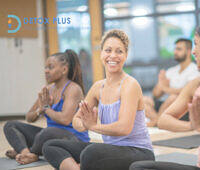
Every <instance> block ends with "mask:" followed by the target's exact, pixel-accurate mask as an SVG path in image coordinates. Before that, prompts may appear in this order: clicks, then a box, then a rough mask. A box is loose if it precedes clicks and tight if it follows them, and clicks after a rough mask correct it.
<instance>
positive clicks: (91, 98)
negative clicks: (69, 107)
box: [72, 81, 101, 132]
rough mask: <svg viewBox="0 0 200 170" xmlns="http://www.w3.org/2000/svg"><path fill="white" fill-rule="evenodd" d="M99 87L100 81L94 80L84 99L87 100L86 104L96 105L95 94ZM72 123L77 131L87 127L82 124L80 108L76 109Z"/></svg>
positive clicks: (84, 129)
mask: <svg viewBox="0 0 200 170" xmlns="http://www.w3.org/2000/svg"><path fill="white" fill-rule="evenodd" d="M100 87H101V81H100V82H96V83H95V84H94V85H93V86H92V87H91V88H90V90H89V92H88V94H87V96H86V98H85V101H87V102H88V104H89V105H90V107H95V106H97V105H98V101H97V97H96V96H97V95H98V92H99V88H100ZM72 125H73V127H74V128H75V129H76V130H78V131H79V132H83V131H86V130H87V129H86V128H85V127H84V126H83V123H82V120H81V111H80V109H79V110H78V111H77V113H76V114H75V116H74V118H73V121H72Z"/></svg>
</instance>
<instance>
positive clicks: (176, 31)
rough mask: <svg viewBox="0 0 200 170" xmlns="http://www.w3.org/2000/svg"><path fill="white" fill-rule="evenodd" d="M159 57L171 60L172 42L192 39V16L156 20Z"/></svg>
mask: <svg viewBox="0 0 200 170" xmlns="http://www.w3.org/2000/svg"><path fill="white" fill-rule="evenodd" d="M158 23H159V24H158V25H159V44H160V47H159V49H160V56H161V57H162V58H171V57H172V56H173V50H174V42H175V41H176V40H177V39H178V38H189V39H193V36H194V29H195V17H194V15H193V14H180V15H173V16H164V17H159V18H158Z"/></svg>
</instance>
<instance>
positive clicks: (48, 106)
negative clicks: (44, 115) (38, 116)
mask: <svg viewBox="0 0 200 170" xmlns="http://www.w3.org/2000/svg"><path fill="white" fill-rule="evenodd" d="M43 109H44V111H46V110H47V109H51V106H50V105H45V106H43Z"/></svg>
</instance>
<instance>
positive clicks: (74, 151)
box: [42, 139, 154, 170]
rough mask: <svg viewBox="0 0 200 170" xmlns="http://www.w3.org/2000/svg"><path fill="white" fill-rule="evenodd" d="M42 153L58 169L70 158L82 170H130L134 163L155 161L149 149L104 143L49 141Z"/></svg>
mask: <svg viewBox="0 0 200 170" xmlns="http://www.w3.org/2000/svg"><path fill="white" fill-rule="evenodd" d="M42 152H43V155H44V157H45V158H46V159H47V161H48V162H49V163H50V164H51V165H52V166H53V167H54V168H56V169H59V167H60V164H61V162H62V161H63V160H64V159H66V158H69V157H72V158H73V159H74V160H75V161H76V162H77V163H80V165H81V170H128V169H129V166H130V165H131V163H132V162H135V161H139V160H154V154H153V152H152V151H150V150H147V149H141V148H136V147H130V146H115V145H109V144H104V143H84V142H81V141H80V142H70V141H67V140H65V139H53V140H49V141H48V142H46V143H45V144H44V146H43V149H42Z"/></svg>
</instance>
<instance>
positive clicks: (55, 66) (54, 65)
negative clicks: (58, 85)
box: [45, 56, 68, 83]
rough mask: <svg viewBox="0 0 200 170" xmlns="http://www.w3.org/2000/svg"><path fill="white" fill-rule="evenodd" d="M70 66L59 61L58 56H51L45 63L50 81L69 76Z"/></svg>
mask: <svg viewBox="0 0 200 170" xmlns="http://www.w3.org/2000/svg"><path fill="white" fill-rule="evenodd" d="M67 74H68V67H67V66H66V65H63V64H62V63H61V62H59V61H58V59H57V58H56V57H53V56H51V57H49V58H48V59H47V61H46V65H45V77H46V80H47V82H48V83H53V82H57V81H59V80H60V79H61V78H63V77H64V76H65V77H67Z"/></svg>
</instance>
